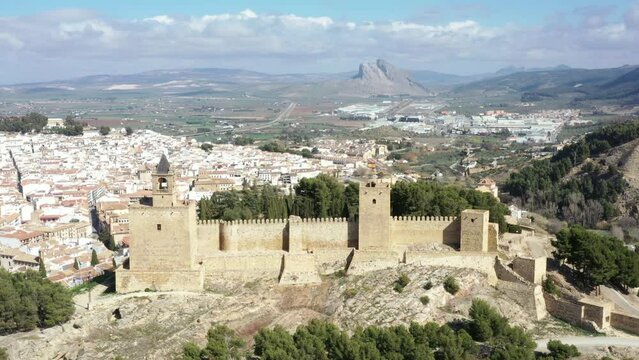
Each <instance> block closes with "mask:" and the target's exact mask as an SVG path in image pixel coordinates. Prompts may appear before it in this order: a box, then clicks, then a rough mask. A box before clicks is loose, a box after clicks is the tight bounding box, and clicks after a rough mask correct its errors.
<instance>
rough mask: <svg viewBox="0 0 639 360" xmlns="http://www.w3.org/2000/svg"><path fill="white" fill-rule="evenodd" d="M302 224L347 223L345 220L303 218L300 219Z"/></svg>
mask: <svg viewBox="0 0 639 360" xmlns="http://www.w3.org/2000/svg"><path fill="white" fill-rule="evenodd" d="M299 222H302V223H335V222H340V223H343V222H348V219H347V218H305V219H300V220H299Z"/></svg>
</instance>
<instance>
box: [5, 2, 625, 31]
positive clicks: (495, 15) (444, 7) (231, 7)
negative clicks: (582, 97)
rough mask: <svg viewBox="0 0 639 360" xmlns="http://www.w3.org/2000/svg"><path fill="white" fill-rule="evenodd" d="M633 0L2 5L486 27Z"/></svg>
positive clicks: (14, 10) (128, 14)
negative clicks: (467, 20) (470, 20)
mask: <svg viewBox="0 0 639 360" xmlns="http://www.w3.org/2000/svg"><path fill="white" fill-rule="evenodd" d="M631 2H632V1H629V0H538V1H522V0H489V1H468V0H435V1H433V0H431V1H424V0H421V1H420V0H400V1H388V0H382V1H375V0H369V1H354V0H321V1H317V0H310V1H309V0H286V1H283V0H278V1H277V0H271V1H268V0H262V1H246V0H242V1H233V0H223V1H219V0H216V1H193V0H133V1H126V0H91V1H87V0H63V1H60V0H58V1H56V0H19V1H4V2H3V4H2V5H0V9H2V14H3V15H5V16H7V15H8V16H15V15H29V14H33V13H36V12H45V11H50V10H55V9H60V8H86V9H93V10H96V11H98V12H100V13H102V14H105V15H108V16H111V17H115V18H123V19H127V18H128V19H132V18H140V17H149V16H154V15H157V14H160V13H161V14H169V15H177V14H182V15H193V16H199V15H202V14H212V13H226V12H228V13H235V12H239V11H242V10H244V9H247V8H248V9H251V10H253V11H255V12H258V13H273V14H288V13H293V14H296V15H300V16H330V17H332V18H334V19H349V20H357V21H367V20H407V19H414V18H427V19H429V20H433V21H435V22H440V23H444V22H448V21H452V20H456V19H458V18H459V17H460V16H461V17H481V18H482V19H485V20H486V24H487V25H503V24H506V23H518V24H535V23H542V22H544V21H546V20H547V19H548V18H550V17H552V16H554V15H555V14H557V13H564V14H567V15H571V14H572V13H573V11H574V10H575V9H577V8H587V7H591V6H595V7H614V8H616V11H617V12H620V11H621V10H622V9H623V8H625V7H627V6H628V5H629V4H630V3H631Z"/></svg>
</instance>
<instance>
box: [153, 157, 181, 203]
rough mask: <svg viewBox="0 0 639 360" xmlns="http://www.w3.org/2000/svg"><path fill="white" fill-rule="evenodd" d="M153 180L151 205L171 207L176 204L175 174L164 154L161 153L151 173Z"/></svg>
mask: <svg viewBox="0 0 639 360" xmlns="http://www.w3.org/2000/svg"><path fill="white" fill-rule="evenodd" d="M151 181H152V182H153V207H171V206H175V205H176V204H177V197H176V194H175V174H174V173H173V170H171V165H170V164H169V160H168V159H167V158H166V155H164V154H162V158H161V159H160V162H159V163H158V165H157V166H156V167H155V171H154V172H153V173H152V174H151Z"/></svg>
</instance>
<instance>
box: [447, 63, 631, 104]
mask: <svg viewBox="0 0 639 360" xmlns="http://www.w3.org/2000/svg"><path fill="white" fill-rule="evenodd" d="M452 93H453V94H455V95H457V96H486V97H493V96H499V95H506V94H517V95H520V96H521V99H522V101H527V100H529V101H540V100H544V99H549V98H569V99H573V100H577V101H579V100H619V101H620V102H627V103H638V102H639V66H636V65H633V66H629V65H626V66H622V67H618V68H610V69H572V68H563V67H560V68H555V69H554V70H531V71H524V72H515V73H510V74H506V75H502V76H497V77H492V78H488V79H483V80H480V81H474V82H470V83H467V84H463V85H459V86H457V87H455V88H454V89H453V90H452Z"/></svg>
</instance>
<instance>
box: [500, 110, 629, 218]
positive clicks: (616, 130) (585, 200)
mask: <svg viewBox="0 0 639 360" xmlns="http://www.w3.org/2000/svg"><path fill="white" fill-rule="evenodd" d="M637 138H639V122H633V123H624V124H617V125H612V126H608V127H605V128H602V129H600V130H598V131H595V132H593V133H590V134H588V135H586V136H585V137H584V138H583V139H581V140H580V141H578V142H576V143H574V144H572V145H569V146H566V147H565V148H564V149H562V150H561V151H559V152H558V153H557V154H556V155H555V156H553V157H552V158H551V159H546V160H539V161H534V162H533V164H532V165H531V166H528V167H526V168H524V169H522V170H521V171H519V172H516V173H512V174H511V175H510V179H509V180H508V181H507V183H506V187H505V189H506V190H507V191H508V192H510V194H511V195H513V196H515V197H518V198H520V199H521V200H522V203H523V204H524V206H526V207H529V208H531V209H533V210H537V211H539V210H541V211H544V212H546V213H547V214H549V215H553V216H558V217H559V218H561V219H564V220H567V221H569V222H574V223H578V224H581V225H583V226H589V227H592V226H594V225H595V224H596V223H597V222H599V221H601V220H608V219H610V218H612V217H613V216H615V215H616V211H615V208H614V203H615V201H617V198H618V197H619V195H620V194H622V193H623V191H624V189H625V186H626V183H625V181H624V180H623V176H622V174H621V173H620V172H619V170H618V169H617V167H616V166H615V165H605V164H593V163H588V164H586V165H584V166H583V168H582V169H581V171H580V172H579V173H577V174H574V176H571V178H570V179H569V180H568V181H562V180H563V178H564V177H566V175H568V174H569V173H570V171H571V170H572V169H573V168H574V167H575V166H578V165H581V164H583V163H584V162H585V161H586V160H587V159H589V158H591V157H594V156H597V155H600V154H602V153H604V152H605V151H607V150H609V149H610V148H612V147H615V146H619V145H622V144H625V143H627V142H629V141H632V140H635V139H637Z"/></svg>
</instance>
